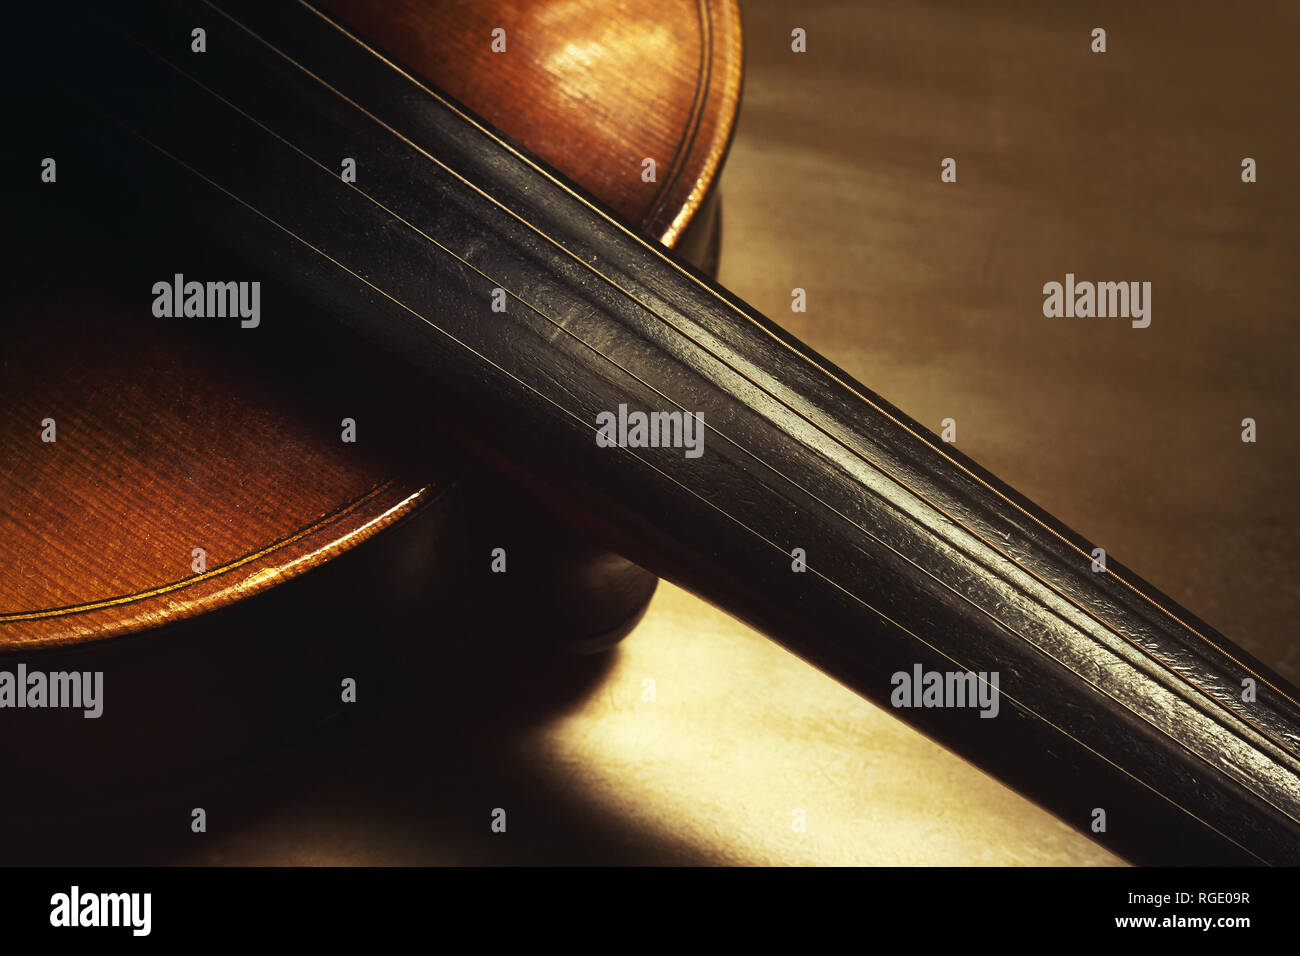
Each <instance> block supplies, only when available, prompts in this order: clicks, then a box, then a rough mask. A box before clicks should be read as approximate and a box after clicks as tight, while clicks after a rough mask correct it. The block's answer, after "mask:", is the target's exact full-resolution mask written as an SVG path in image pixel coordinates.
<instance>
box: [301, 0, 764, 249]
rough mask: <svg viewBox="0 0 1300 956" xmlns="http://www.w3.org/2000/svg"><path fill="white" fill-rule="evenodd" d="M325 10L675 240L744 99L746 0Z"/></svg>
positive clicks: (509, 1)
mask: <svg viewBox="0 0 1300 956" xmlns="http://www.w3.org/2000/svg"><path fill="white" fill-rule="evenodd" d="M319 5H320V6H321V7H322V8H323V9H325V10H327V11H329V12H330V13H332V14H334V15H335V16H337V18H338V19H339V20H340V21H342V22H345V23H347V24H349V25H351V26H352V27H353V28H355V29H356V30H357V31H358V32H359V33H361V34H362V35H364V36H366V37H367V38H368V39H370V40H372V41H373V42H374V43H375V44H376V45H377V46H379V47H380V48H382V49H385V50H387V51H389V52H390V53H391V54H392V55H393V56H395V57H396V58H397V59H399V60H400V61H402V62H403V63H405V64H407V65H410V66H411V67H413V68H414V69H415V70H417V71H418V72H419V73H421V74H422V75H424V76H426V77H428V78H429V79H430V80H432V81H433V82H434V83H435V84H436V85H437V86H439V87H440V88H441V89H443V90H444V91H446V92H447V93H449V94H451V95H452V96H453V97H455V98H456V99H458V100H460V101H461V102H462V103H464V104H465V105H466V106H468V107H469V108H470V109H472V110H474V111H475V112H476V113H478V114H479V115H480V116H482V117H483V118H484V119H486V120H488V121H489V122H490V123H492V124H493V125H494V126H496V127H497V128H498V129H500V130H502V131H504V132H506V133H507V134H509V135H510V136H512V137H514V138H515V139H516V140H518V141H519V142H520V143H522V144H523V145H524V146H526V147H527V148H528V149H530V150H532V151H533V152H534V153H536V154H537V155H539V156H541V157H542V158H543V159H545V160H546V161H547V162H549V163H550V164H551V165H552V166H554V167H555V168H556V169H558V170H559V171H560V172H562V173H564V174H565V175H567V176H568V177H569V178H570V179H573V180H574V181H575V182H577V183H578V184H579V185H581V186H584V187H585V188H586V189H587V190H588V191H590V192H591V193H593V194H594V195H596V196H599V197H600V198H601V199H603V200H604V201H605V202H606V203H607V204H608V205H609V206H611V207H612V208H613V209H614V210H615V211H616V212H618V213H619V214H620V215H622V216H623V217H624V218H626V219H628V220H630V221H632V222H638V223H641V224H642V226H643V228H644V229H645V231H646V232H647V233H649V234H650V235H653V236H655V237H657V238H659V239H661V240H662V241H663V242H665V243H666V244H668V245H673V244H675V243H676V241H677V239H678V238H679V237H680V236H681V234H682V231H683V230H684V229H685V228H686V226H687V225H688V224H689V223H690V221H691V220H692V218H693V217H694V216H695V215H696V214H697V213H698V212H699V210H700V207H701V205H702V204H703V202H704V198H705V195H706V193H707V191H708V189H709V186H710V184H711V183H712V182H713V180H714V177H715V176H716V174H717V172H718V170H719V168H720V166H721V164H722V159H723V155H724V153H725V152H726V148H727V144H728V142H729V140H730V137H731V132H732V128H733V120H734V117H735V112H736V108H737V105H738V101H739V97H740V72H741V57H740V17H739V13H738V11H737V7H736V2H735V0H501V2H491V3H489V2H484V0H450V2H446V3H436V4H430V3H429V2H428V0H391V2H388V3H374V2H372V0H321V2H320V4H319ZM498 29H499V30H504V31H505V37H504V40H505V51H504V52H493V50H492V38H493V31H494V30H498ZM647 158H649V159H653V160H654V161H655V166H656V177H655V180H654V181H653V182H646V181H644V179H643V177H642V168H643V165H642V164H643V162H644V160H645V159H647Z"/></svg>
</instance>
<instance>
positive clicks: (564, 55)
mask: <svg viewBox="0 0 1300 956" xmlns="http://www.w3.org/2000/svg"><path fill="white" fill-rule="evenodd" d="M333 7H334V8H335V9H336V10H337V12H338V13H339V14H340V15H341V16H347V17H351V18H354V19H355V21H356V22H357V24H358V28H359V29H362V30H364V31H366V32H369V33H373V35H375V36H377V37H380V38H381V39H382V42H383V43H384V45H385V47H386V48H388V49H390V50H392V51H393V52H394V54H395V55H397V56H399V57H401V58H402V59H403V61H404V62H405V63H406V64H407V66H408V67H409V68H410V69H412V70H414V71H416V72H417V73H419V74H420V75H422V76H425V77H426V78H427V79H428V80H429V81H430V82H436V83H439V84H441V85H444V86H446V87H447V88H449V89H454V90H455V91H456V94H457V95H458V96H460V97H462V98H463V101H464V103H465V104H466V105H467V107H468V108H471V109H474V110H476V111H480V112H482V113H483V114H485V115H490V116H491V117H492V121H493V122H494V123H496V124H498V125H499V126H500V127H501V128H502V129H504V130H506V131H507V132H509V133H511V134H512V135H514V136H515V137H517V139H518V140H519V141H520V142H521V143H522V144H524V145H525V146H526V148H528V149H530V150H533V151H534V152H536V153H537V154H538V155H539V156H542V157H544V158H546V159H547V160H548V161H550V162H553V163H555V164H556V165H557V166H559V167H561V168H565V169H566V170H567V171H568V172H569V173H570V174H571V175H572V176H573V177H574V179H575V180H578V181H580V182H582V183H583V185H584V186H585V187H586V188H588V189H590V190H591V191H592V192H593V194H595V195H598V196H600V197H601V198H602V199H604V200H605V201H606V202H608V203H609V204H610V206H611V207H613V208H616V209H618V210H619V212H620V214H622V215H625V216H626V217H627V218H628V219H629V221H632V222H636V223H639V224H640V226H641V228H642V229H643V230H644V231H645V233H646V235H648V236H651V237H654V238H656V239H658V240H661V241H663V242H665V243H667V244H670V245H675V246H677V247H679V248H680V249H682V250H683V254H686V255H689V256H692V257H693V258H694V261H696V262H697V263H699V264H700V265H701V266H702V267H703V268H712V267H713V266H714V265H715V264H716V255H717V240H718V206H717V203H716V192H715V191H714V190H713V188H712V187H713V185H714V182H715V180H716V177H717V175H718V172H719V171H720V167H721V163H722V159H723V155H724V153H725V149H726V146H727V143H728V140H729V136H730V132H731V129H732V124H733V122H734V118H735V111H736V107H737V103H738V98H739V83H740V47H739V42H740V39H739V19H738V12H737V10H736V7H735V4H734V3H732V2H716V0H712V2H707V3H706V2H701V3H699V4H696V3H678V4H667V5H665V4H658V3H622V4H620V16H619V17H618V18H613V19H611V18H609V17H601V16H592V15H591V13H592V11H591V10H590V9H578V8H572V7H570V8H566V9H568V10H569V11H570V12H571V13H573V14H577V15H578V16H577V18H576V19H575V20H573V21H572V22H568V23H566V24H565V29H564V30H563V31H558V30H556V29H555V28H554V25H553V24H551V25H548V22H547V19H548V17H553V15H554V13H555V11H556V8H555V7H554V6H553V5H550V4H546V3H505V4H481V3H463V2H462V3H456V2H434V0H428V2H405V3H400V4H391V5H389V4H384V5H378V4H366V3H349V2H339V3H336V4H334V5H333ZM500 24H504V25H505V29H507V30H508V31H509V32H508V36H509V39H508V40H507V43H508V44H509V46H508V49H509V55H505V56H499V55H496V54H493V53H492V52H491V41H492V36H491V31H492V29H493V28H494V27H495V26H498V25H500ZM584 30H585V31H586V32H585V34H584V33H583V32H581V31H584ZM611 30H612V31H613V32H611ZM620 31H624V32H620ZM646 37H658V38H660V40H661V42H660V43H659V44H658V45H654V44H647V43H645V42H643V41H644V40H645V38H646ZM578 48H581V49H583V50H585V51H586V52H585V53H584V54H583V55H582V56H580V57H576V58H575V56H574V55H573V50H575V49H578ZM645 117H653V120H654V121H653V122H652V123H643V122H641V121H640V120H641V119H643V118H645ZM50 149H51V151H52V152H56V153H57V152H59V150H58V147H55V146H51V147H50ZM75 152H76V150H75V148H74V147H69V148H68V151H67V152H65V153H63V155H65V156H69V155H75ZM643 156H655V157H658V161H659V164H660V165H661V166H662V168H663V172H664V174H663V175H661V176H659V177H657V181H656V182H652V183H647V182H644V181H643V180H642V178H641V167H640V161H641V158H642V157H643ZM63 169H64V171H63V173H61V174H60V179H59V180H58V184H59V188H60V189H62V188H63V187H65V186H67V187H68V190H67V191H68V192H69V193H74V194H75V193H76V192H77V190H78V185H77V183H76V181H75V177H74V174H73V173H72V172H71V169H72V167H71V166H70V165H69V164H68V163H66V162H65V163H64V166H63ZM100 185H101V184H99V183H95V184H92V185H90V186H89V187H86V186H85V184H82V187H81V188H88V192H96V191H98V190H99V187H100ZM38 199H39V197H38ZM89 201H90V200H88V202H89ZM76 203H77V201H76V200H69V201H68V207H67V208H65V209H64V210H63V212H62V220H61V221H62V222H63V223H66V222H67V221H69V220H71V219H75V217H76V216H77V215H78V213H77V208H78V207H77V205H76ZM129 215H130V212H129V211H124V212H123V216H124V218H125V217H129ZM51 216H52V210H51V209H42V208H40V207H39V206H38V207H37V208H35V209H34V210H33V211H32V217H31V218H32V221H33V222H36V223H38V225H37V226H36V227H35V230H36V231H35V234H36V236H37V237H38V238H37V241H36V242H35V243H34V248H33V249H32V250H31V252H30V253H29V254H28V255H27V257H26V258H25V259H23V260H21V262H18V263H15V264H14V268H15V273H16V274H17V273H21V274H22V275H23V276H24V281H23V283H22V284H21V286H22V288H24V289H26V290H27V292H26V293H25V294H19V293H15V294H16V295H19V296H20V297H19V298H17V299H16V300H15V301H13V303H12V304H13V312H14V314H15V315H20V316H24V317H26V318H25V320H24V321H22V322H15V323H13V327H12V328H11V329H10V331H9V332H8V334H7V339H6V347H5V351H4V355H3V363H4V373H5V374H4V376H3V378H2V379H0V399H2V400H3V406H4V408H5V410H6V412H5V415H4V416H3V420H0V447H3V449H4V453H5V454H4V460H5V466H4V468H3V469H0V502H3V507H0V568H2V569H3V574H0V669H3V668H6V667H7V668H9V669H10V672H12V673H16V670H15V669H16V668H17V667H18V666H19V665H23V666H29V667H31V668H32V669H33V670H37V669H38V665H39V669H41V670H42V671H44V672H47V673H50V674H56V673H69V674H72V673H76V674H87V675H94V674H97V673H107V675H108V677H107V687H106V691H105V693H106V694H107V695H108V701H107V703H106V705H105V709H104V712H103V715H102V716H99V717H97V718H93V719H86V718H84V717H83V716H82V714H81V711H80V710H75V709H74V710H70V711H57V712H56V711H52V710H46V711H42V710H41V709H40V708H33V709H26V710H23V711H12V712H11V713H8V714H6V716H7V717H9V718H11V725H12V726H13V727H14V729H15V732H14V733H6V734H5V735H3V736H2V737H0V740H2V741H3V742H2V743H0V750H3V753H0V757H3V758H5V759H7V760H9V761H10V763H9V766H19V765H21V766H24V767H26V768H28V770H29V772H28V773H26V774H24V775H21V781H22V782H21V783H19V784H18V785H15V786H12V787H9V788H6V790H5V792H4V794H3V796H2V797H0V800H3V802H4V803H5V804H6V805H12V807H13V809H14V811H15V812H16V813H18V814H19V815H22V814H25V813H33V812H37V813H44V812H47V811H49V810H50V809H51V808H52V807H57V806H61V805H64V804H67V803H77V802H78V801H80V800H82V799H84V795H85V793H86V792H87V791H88V790H91V791H93V792H94V793H95V794H96V799H97V800H100V801H106V802H111V801H113V800H115V799H119V798H125V797H128V796H131V795H139V794H142V793H148V792H151V791H156V790H157V789H158V788H160V787H165V786H169V785H172V784H174V783H175V782H176V781H178V780H189V779H193V778H196V777H198V776H202V775H208V776H210V775H212V774H213V773H215V772H217V771H218V770H221V769H226V768H228V767H229V765H230V764H231V762H232V761H239V760H243V759H247V758H248V757H249V755H251V754H256V753H265V752H267V751H268V750H275V749H276V748H282V747H283V745H285V743H286V742H289V741H293V740H298V739H301V738H303V737H304V736H306V735H309V734H310V733H311V732H312V731H313V730H314V729H317V728H319V727H321V726H322V725H324V724H328V723H338V722H339V721H340V720H344V719H345V717H346V713H347V707H346V703H345V700H344V690H343V688H342V682H343V681H344V680H345V679H350V680H353V681H355V682H356V684H357V686H358V687H359V688H360V689H359V690H358V693H364V694H366V695H368V697H369V699H370V700H372V701H373V700H375V699H377V698H379V697H381V696H382V695H383V688H384V687H385V686H387V685H388V684H390V683H391V675H393V674H394V673H397V672H399V671H400V670H401V669H402V668H401V666H400V664H399V663H398V662H399V661H401V660H403V659H405V658H406V657H409V656H410V655H412V654H427V653H428V650H427V648H426V647H425V646H424V645H428V644H438V643H446V642H449V641H452V640H454V639H457V638H466V637H473V638H475V639H479V640H483V639H486V636H487V635H489V634H497V635H508V634H511V633H514V632H522V633H525V634H527V635H528V639H529V640H532V641H538V642H543V643H553V644H558V645H564V646H568V647H572V648H576V649H579V650H591V649H596V648H599V647H603V646H606V645H607V644H609V643H610V642H612V641H614V640H617V639H618V638H619V637H621V636H622V635H623V634H625V633H626V632H627V631H628V630H629V629H630V628H631V626H632V624H633V623H635V620H636V619H637V617H638V615H639V614H640V612H641V611H642V610H643V609H644V606H645V604H646V602H647V601H648V599H649V596H650V594H651V592H652V591H653V588H654V583H655V579H654V577H653V576H652V575H650V574H649V573H648V572H645V571H643V570H642V569H640V568H639V567H637V566H636V565H634V564H632V563H631V562H629V561H627V560H626V559H623V558H620V557H618V556H617V555H614V554H611V553H610V552H609V551H607V550H606V549H605V548H604V547H601V546H598V545H596V544H593V543H592V542H591V541H590V539H589V537H588V536H587V535H586V534H585V533H584V532H582V531H581V530H580V529H575V528H573V527H572V526H571V525H570V524H569V523H568V522H564V521H561V520H558V519H556V518H554V517H550V516H549V515H548V513H547V512H546V510H545V509H544V508H539V507H537V505H536V502H535V501H534V499H533V498H532V496H531V495H530V494H528V493H527V492H525V491H522V490H521V489H520V488H519V487H518V486H517V485H516V484H514V483H513V482H505V483H503V482H502V481H501V479H500V478H499V477H496V476H495V473H494V472H492V471H490V470H487V469H485V468H484V467H483V466H482V465H481V464H479V463H476V462H475V461H474V460H472V458H471V456H469V455H467V454H466V453H465V452H464V451H462V450H460V449H459V448H458V447H455V446H452V445H450V444H449V442H448V440H447V439H446V438H445V437H443V436H438V435H431V434H430V435H421V436H419V438H418V439H416V440H412V437H411V435H410V434H409V432H408V430H407V429H406V427H405V425H404V424H403V423H402V422H400V421H398V420H396V419H395V417H394V416H393V415H392V414H391V411H389V409H390V407H391V403H392V402H393V391H392V385H391V380H392V379H393V378H394V377H395V375H396V372H395V370H394V369H393V368H392V362H391V361H386V360H385V357H384V356H383V355H382V354H370V357H369V360H368V361H366V362H357V361H356V356H357V354H358V352H359V350H360V351H361V352H366V349H367V347H366V346H365V344H364V343H358V342H356V341H355V340H354V339H352V338H349V337H348V336H347V335H346V334H345V333H334V334H332V333H330V332H328V331H325V332H322V334H321V335H318V336H314V337H312V338H310V339H304V338H303V337H301V336H299V335H297V334H296V333H295V332H294V331H293V329H294V325H293V324H292V322H297V323H302V324H309V323H311V322H312V315H311V309H310V307H309V306H306V305H304V304H303V303H301V302H297V301H287V300H285V299H283V298H281V299H280V300H278V301H275V302H272V301H270V300H264V301H263V302H262V307H263V308H264V309H265V308H268V307H269V308H273V309H276V310H277V311H278V312H279V313H280V315H281V317H282V318H283V317H284V315H285V314H286V313H290V312H292V313H294V317H293V319H292V322H281V321H276V322H269V321H268V322H267V323H265V324H264V325H262V326H261V327H260V328H257V329H255V331H256V332H257V334H256V335H255V336H254V337H253V338H252V339H249V338H245V337H244V335H243V334H241V333H247V332H250V331H254V329H251V328H248V326H250V325H251V324H252V323H251V322H245V323H244V325H243V327H241V323H240V321H239V320H236V321H235V322H234V323H233V324H223V323H222V322H221V321H220V320H214V321H212V322H206V321H205V322H202V323H187V324H185V325H181V324H178V323H167V322H163V323H160V322H159V321H158V319H157V318H156V316H151V315H149V314H148V313H147V312H144V311H143V310H141V309H139V307H138V306H139V299H138V289H139V288H140V285H141V283H144V284H145V285H150V284H152V281H153V279H155V278H157V277H152V278H148V277H146V276H145V275H144V274H143V273H139V272H138V271H136V269H135V266H134V264H133V262H132V261H126V262H123V261H121V260H120V259H119V258H117V257H114V256H112V255H109V256H105V255H104V254H103V252H102V249H103V248H104V247H105V246H111V245H112V240H111V238H109V237H110V236H111V235H112V233H111V231H96V230H94V229H91V228H88V229H86V230H84V231H81V230H73V231H71V232H72V233H81V234H69V230H66V229H63V228H62V227H60V226H57V225H55V224H54V221H53V220H52V218H51ZM106 228H107V229H108V230H111V229H112V226H111V225H109V226H107V227H106ZM159 256H160V261H161V260H162V259H166V260H167V261H169V262H171V263H173V264H174V266H175V270H176V273H177V279H178V281H181V282H183V281H184V280H183V279H181V278H180V277H181V276H184V275H190V276H197V277H201V278H203V277H211V275H212V274H213V270H216V271H217V272H219V271H220V270H221V269H224V268H227V267H228V265H229V260H228V259H226V258H223V253H221V252H220V251H218V250H216V249H215V248H214V247H213V246H211V245H210V244H205V243H203V242H202V241H193V242H183V241H177V242H174V243H173V244H171V246H170V248H164V249H162V250H160V251H159ZM69 261H84V262H86V263H88V264H89V265H88V267H87V268H86V269H85V270H83V271H82V278H81V281H80V283H79V284H77V283H69V281H68V277H67V276H68V270H67V263H68V262H69ZM205 270H206V271H205ZM13 287H14V288H15V289H17V288H18V287H19V286H18V284H16V283H15V284H14V286H13ZM51 341H57V342H58V343H59V346H58V349H57V352H51V350H50V343H51ZM372 351H373V350H372ZM290 367H291V368H293V369H295V371H294V372H293V373H292V374H289V375H285V374H283V369H285V368H290ZM47 419H48V420H50V422H51V424H50V425H48V426H47V425H43V424H42V423H43V422H44V421H46V420H47ZM348 421H351V422H353V423H355V425H354V429H355V430H354V433H353V434H352V435H350V436H348V435H346V434H345V433H346V432H347V424H346V422H348ZM33 429H35V430H33ZM43 435H44V437H45V438H46V439H48V440H42V436H43ZM349 439H352V440H349ZM380 532H383V533H382V534H381V533H380ZM496 549H501V552H502V553H503V555H504V557H505V560H508V562H509V564H508V573H505V574H500V575H496V574H491V573H490V572H489V567H490V565H491V564H492V563H493V562H494V554H495V553H496ZM485 572H486V573H485ZM164 714H165V715H167V717H166V718H165V719H160V715H164ZM87 739H89V740H91V741H93V746H91V747H87V746H86V740H87ZM37 742H39V745H36V744H37ZM74 752H75V753H90V754H91V755H93V757H94V760H93V761H92V763H93V767H91V766H87V763H86V762H84V761H79V762H77V763H76V764H75V765H72V764H69V763H68V761H67V760H66V754H68V753H74Z"/></svg>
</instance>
